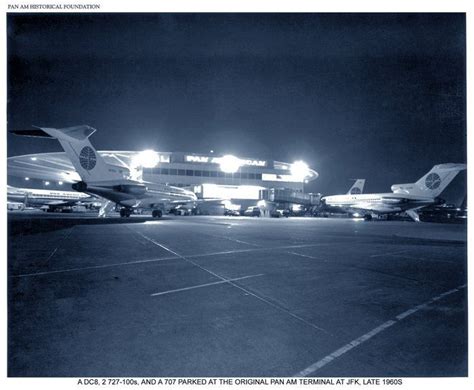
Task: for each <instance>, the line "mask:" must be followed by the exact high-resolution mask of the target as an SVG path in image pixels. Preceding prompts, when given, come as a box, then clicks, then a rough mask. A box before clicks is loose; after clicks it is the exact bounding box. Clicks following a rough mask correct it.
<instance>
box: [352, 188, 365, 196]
mask: <svg viewBox="0 0 474 390" xmlns="http://www.w3.org/2000/svg"><path fill="white" fill-rule="evenodd" d="M351 194H352V195H357V194H362V191H361V189H360V188H359V187H354V188H353V189H352V190H351Z"/></svg>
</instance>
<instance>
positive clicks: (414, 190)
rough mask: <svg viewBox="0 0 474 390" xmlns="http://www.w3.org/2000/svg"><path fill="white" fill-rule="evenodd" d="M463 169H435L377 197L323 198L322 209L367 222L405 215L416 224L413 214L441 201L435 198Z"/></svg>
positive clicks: (463, 166) (451, 166)
mask: <svg viewBox="0 0 474 390" xmlns="http://www.w3.org/2000/svg"><path fill="white" fill-rule="evenodd" d="M464 169H466V164H452V163H447V164H440V165H435V166H434V167H433V168H432V169H431V170H430V171H429V172H428V173H427V174H426V175H424V176H423V177H422V178H421V179H419V180H418V181H417V182H416V183H411V184H394V185H392V187H391V190H392V192H389V193H380V194H346V195H333V196H325V197H323V198H322V199H321V202H322V205H323V207H324V206H329V207H338V208H340V209H342V210H345V211H346V212H349V213H361V214H363V215H364V218H365V219H367V220H369V219H372V217H373V216H377V217H378V216H381V215H390V214H397V213H400V212H405V213H407V214H408V215H409V216H410V217H411V218H412V219H413V220H415V221H417V222H419V221H420V218H419V215H418V213H417V210H419V209H421V208H423V207H425V206H428V205H433V204H441V203H443V202H444V201H443V200H442V199H440V198H438V196H439V194H441V192H442V191H443V190H444V189H445V188H446V187H447V186H448V184H449V183H450V182H451V181H452V180H453V179H454V178H455V177H456V175H457V174H458V173H459V172H460V171H462V170H464Z"/></svg>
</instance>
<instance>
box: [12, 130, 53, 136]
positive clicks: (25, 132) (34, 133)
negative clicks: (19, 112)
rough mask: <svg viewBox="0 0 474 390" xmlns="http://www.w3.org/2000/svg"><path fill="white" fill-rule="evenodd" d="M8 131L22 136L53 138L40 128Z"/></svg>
mask: <svg viewBox="0 0 474 390" xmlns="http://www.w3.org/2000/svg"><path fill="white" fill-rule="evenodd" d="M10 133H12V134H15V135H21V136H23V137H42V138H53V137H52V136H50V135H49V134H48V133H46V132H45V131H43V130H41V129H37V130H11V131H10Z"/></svg>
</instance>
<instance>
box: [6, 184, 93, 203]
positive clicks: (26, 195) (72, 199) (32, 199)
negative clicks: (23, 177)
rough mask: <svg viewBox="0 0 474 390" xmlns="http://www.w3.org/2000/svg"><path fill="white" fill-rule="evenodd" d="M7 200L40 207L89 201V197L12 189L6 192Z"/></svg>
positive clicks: (47, 191) (74, 193)
mask: <svg viewBox="0 0 474 390" xmlns="http://www.w3.org/2000/svg"><path fill="white" fill-rule="evenodd" d="M7 199H8V200H9V201H12V202H21V203H24V202H25V200H26V201H27V202H28V204H29V205H31V206H42V205H47V204H53V203H57V204H63V203H64V204H73V203H77V202H80V201H85V200H89V199H90V196H89V195H87V194H84V193H80V192H75V191H56V190H40V189H29V188H12V187H9V188H8V191H7Z"/></svg>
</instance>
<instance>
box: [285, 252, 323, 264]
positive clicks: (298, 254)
mask: <svg viewBox="0 0 474 390" xmlns="http://www.w3.org/2000/svg"><path fill="white" fill-rule="evenodd" d="M286 253H289V254H290V255H296V256H300V257H306V258H307V259H313V260H319V261H322V262H324V263H326V262H327V260H324V259H321V258H320V257H314V256H310V255H304V254H302V253H298V252H286Z"/></svg>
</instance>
